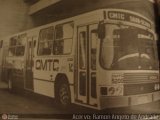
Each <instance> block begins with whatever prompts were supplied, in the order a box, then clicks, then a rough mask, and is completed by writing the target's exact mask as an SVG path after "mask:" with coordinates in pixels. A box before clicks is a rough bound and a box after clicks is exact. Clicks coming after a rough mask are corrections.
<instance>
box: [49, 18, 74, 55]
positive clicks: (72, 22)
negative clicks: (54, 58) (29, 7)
mask: <svg viewBox="0 0 160 120" xmlns="http://www.w3.org/2000/svg"><path fill="white" fill-rule="evenodd" d="M65 24H73V32H72V37H71V38H63V37H62V38H61V39H59V38H58V39H57V38H56V33H57V30H56V28H57V27H58V26H63V25H65ZM54 37H55V39H54V44H53V51H52V53H53V55H69V54H71V53H72V49H73V37H74V21H69V22H64V23H60V24H57V25H55V35H54ZM65 40H71V44H70V45H71V48H70V52H69V53H65V54H64V51H63V53H62V54H55V46H54V45H55V44H56V41H62V42H63V50H64V41H65Z"/></svg>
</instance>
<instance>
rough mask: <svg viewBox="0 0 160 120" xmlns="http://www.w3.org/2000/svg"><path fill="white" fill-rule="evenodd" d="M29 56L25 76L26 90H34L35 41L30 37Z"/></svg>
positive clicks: (28, 41) (28, 43) (27, 56)
mask: <svg viewBox="0 0 160 120" xmlns="http://www.w3.org/2000/svg"><path fill="white" fill-rule="evenodd" d="M26 51H27V54H26V64H25V65H26V67H25V68H26V75H25V89H28V90H33V69H32V68H33V57H34V55H33V53H34V52H33V51H34V39H33V37H29V38H28V40H27V50H26Z"/></svg>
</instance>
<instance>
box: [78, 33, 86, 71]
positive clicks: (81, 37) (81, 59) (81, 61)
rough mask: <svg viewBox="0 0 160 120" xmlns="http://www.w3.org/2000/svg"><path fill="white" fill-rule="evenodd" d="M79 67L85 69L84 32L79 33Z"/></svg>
mask: <svg viewBox="0 0 160 120" xmlns="http://www.w3.org/2000/svg"><path fill="white" fill-rule="evenodd" d="M79 68H80V69H83V70H85V69H86V32H80V34H79Z"/></svg>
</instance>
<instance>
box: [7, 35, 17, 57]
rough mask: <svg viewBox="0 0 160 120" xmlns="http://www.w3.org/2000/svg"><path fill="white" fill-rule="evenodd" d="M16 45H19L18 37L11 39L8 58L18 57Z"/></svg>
mask: <svg viewBox="0 0 160 120" xmlns="http://www.w3.org/2000/svg"><path fill="white" fill-rule="evenodd" d="M16 44H17V36H14V37H12V38H11V39H10V44H9V53H8V56H15V55H16Z"/></svg>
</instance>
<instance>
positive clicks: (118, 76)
mask: <svg viewBox="0 0 160 120" xmlns="http://www.w3.org/2000/svg"><path fill="white" fill-rule="evenodd" d="M123 80H124V74H122V73H114V74H112V83H113V84H117V83H123Z"/></svg>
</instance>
